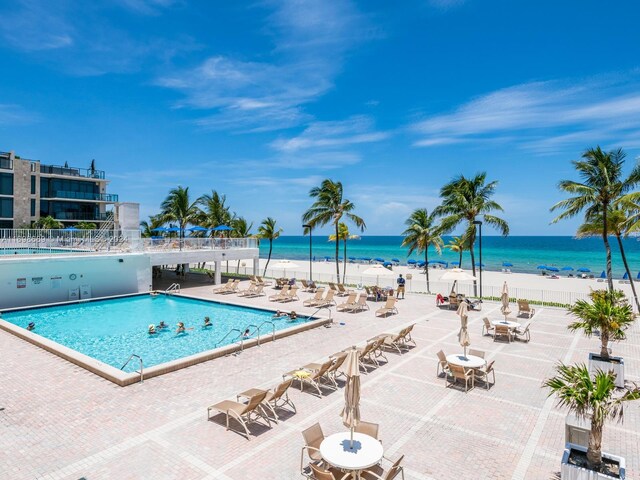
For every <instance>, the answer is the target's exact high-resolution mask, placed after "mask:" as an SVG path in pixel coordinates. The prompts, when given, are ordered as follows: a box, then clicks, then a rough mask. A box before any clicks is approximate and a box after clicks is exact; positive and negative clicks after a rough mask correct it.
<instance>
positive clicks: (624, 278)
mask: <svg viewBox="0 0 640 480" xmlns="http://www.w3.org/2000/svg"><path fill="white" fill-rule="evenodd" d="M622 279H623V280H629V274H628V273H627V272H624V275H623V276H622Z"/></svg>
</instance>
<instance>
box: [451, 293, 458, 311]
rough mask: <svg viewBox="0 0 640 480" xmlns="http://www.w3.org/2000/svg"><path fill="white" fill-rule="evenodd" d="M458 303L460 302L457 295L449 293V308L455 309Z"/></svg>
mask: <svg viewBox="0 0 640 480" xmlns="http://www.w3.org/2000/svg"><path fill="white" fill-rule="evenodd" d="M458 305H460V302H459V301H458V296H457V295H454V294H451V295H449V310H455V309H457V308H458Z"/></svg>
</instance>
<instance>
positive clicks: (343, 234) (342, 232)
mask: <svg viewBox="0 0 640 480" xmlns="http://www.w3.org/2000/svg"><path fill="white" fill-rule="evenodd" d="M359 239H360V235H351V232H349V227H348V226H347V224H346V223H344V222H340V223H339V224H338V235H337V236H336V235H335V234H331V235H329V241H330V242H339V241H342V242H343V245H344V251H343V253H342V255H343V256H344V262H343V264H342V283H345V279H346V277H347V240H359Z"/></svg>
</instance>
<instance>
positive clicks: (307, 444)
mask: <svg viewBox="0 0 640 480" xmlns="http://www.w3.org/2000/svg"><path fill="white" fill-rule="evenodd" d="M302 437H303V438H304V447H302V451H301V452H300V471H302V472H303V474H304V469H303V467H304V454H305V452H306V453H307V455H308V456H309V459H310V460H311V461H312V462H322V461H323V459H322V455H321V454H320V444H321V443H322V441H323V440H324V433H323V432H322V427H321V426H320V424H319V423H315V424H313V425H311V426H310V427H309V428H306V429H304V430H303V431H302Z"/></svg>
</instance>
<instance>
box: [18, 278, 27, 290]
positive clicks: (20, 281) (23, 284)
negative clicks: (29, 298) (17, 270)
mask: <svg viewBox="0 0 640 480" xmlns="http://www.w3.org/2000/svg"><path fill="white" fill-rule="evenodd" d="M16 288H27V279H26V278H18V279H16Z"/></svg>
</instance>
